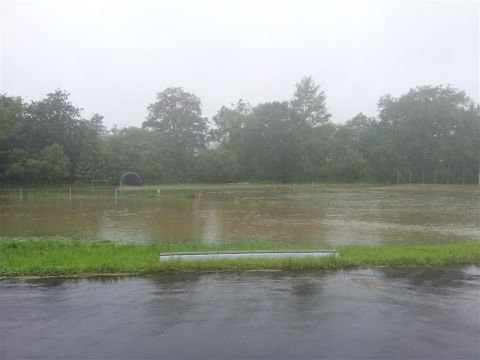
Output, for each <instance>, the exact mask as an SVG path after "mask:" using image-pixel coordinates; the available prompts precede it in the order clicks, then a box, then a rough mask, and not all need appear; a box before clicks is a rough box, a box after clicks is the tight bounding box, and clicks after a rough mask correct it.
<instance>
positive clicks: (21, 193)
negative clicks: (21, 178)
mask: <svg viewBox="0 0 480 360" xmlns="http://www.w3.org/2000/svg"><path fill="white" fill-rule="evenodd" d="M22 199H23V190H22V188H20V200H22Z"/></svg>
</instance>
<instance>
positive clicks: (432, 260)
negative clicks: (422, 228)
mask: <svg viewBox="0 0 480 360" xmlns="http://www.w3.org/2000/svg"><path fill="white" fill-rule="evenodd" d="M315 248H318V246H317V247H314V246H312V245H298V244H273V243H258V244H252V243H250V244H242V243H235V244H218V245H202V244H145V245H139V244H120V243H115V242H112V241H74V240H65V239H57V238H53V239H45V238H5V237H3V238H1V237H0V276H1V277H20V276H82V275H92V274H147V273H155V272H173V271H244V270H262V269H282V270H295V269H330V270H338V269H347V268H355V267H375V266H438V265H477V266H480V243H478V242H466V243H459V244H438V245H380V246H356V245H348V246H341V247H336V249H338V250H339V251H340V256H339V257H324V258H313V257H312V258H292V259H234V260H197V261H185V260H183V261H182V260H175V261H166V262H163V261H162V262H160V261H159V254H160V253H161V252H172V251H208V250H212V251H226V250H273V249H276V250H294V249H297V250H308V249H315ZM321 248H324V249H328V248H329V247H325V246H321Z"/></svg>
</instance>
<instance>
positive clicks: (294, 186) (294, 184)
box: [293, 184, 296, 192]
mask: <svg viewBox="0 0 480 360" xmlns="http://www.w3.org/2000/svg"><path fill="white" fill-rule="evenodd" d="M295 186H296V184H293V192H295Z"/></svg>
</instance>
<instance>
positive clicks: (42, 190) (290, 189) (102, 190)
mask: <svg viewBox="0 0 480 360" xmlns="http://www.w3.org/2000/svg"><path fill="white" fill-rule="evenodd" d="M479 176H480V174H478V173H475V172H473V171H456V172H455V171H409V170H400V169H398V170H396V171H393V173H392V175H391V176H389V177H388V178H387V180H386V181H385V183H386V184H387V185H390V186H396V185H405V184H411V185H419V184H423V185H477V186H480V180H479ZM335 185H338V186H348V185H349V184H340V183H338V184H335V183H323V182H309V183H299V184H296V183H278V184H249V183H232V184H190V185H189V184H186V185H174V186H169V185H164V186H161V185H159V186H152V185H150V186H122V187H117V186H111V185H106V184H102V185H98V186H88V185H87V186H72V187H66V186H55V187H2V188H0V197H1V198H17V199H18V198H20V199H23V198H33V197H58V198H67V199H73V198H89V197H105V198H114V199H116V200H118V199H119V198H164V197H182V198H201V197H202V196H203V195H204V194H206V193H208V194H210V195H215V194H222V195H225V194H238V193H246V194H248V193H261V192H263V193H297V192H314V191H319V190H322V189H325V188H326V187H328V186H335ZM352 185H353V186H354V185H355V184H352ZM372 185H375V184H372Z"/></svg>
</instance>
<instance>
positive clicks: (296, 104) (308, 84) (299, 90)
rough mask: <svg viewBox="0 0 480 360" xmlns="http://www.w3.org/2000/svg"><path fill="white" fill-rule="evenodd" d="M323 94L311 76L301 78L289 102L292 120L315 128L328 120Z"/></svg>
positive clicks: (328, 115)
mask: <svg viewBox="0 0 480 360" xmlns="http://www.w3.org/2000/svg"><path fill="white" fill-rule="evenodd" d="M325 100H326V97H325V93H324V92H323V91H321V90H320V86H318V85H315V82H314V81H313V79H312V77H311V76H305V77H303V78H302V79H301V80H300V82H298V83H297V84H296V89H295V94H294V95H293V99H292V100H291V101H290V108H291V109H292V116H293V119H294V120H295V121H296V122H298V123H299V124H305V125H308V126H310V127H316V126H319V125H322V124H325V123H327V122H328V120H329V119H330V114H329V113H328V110H327V107H326V105H325Z"/></svg>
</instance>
